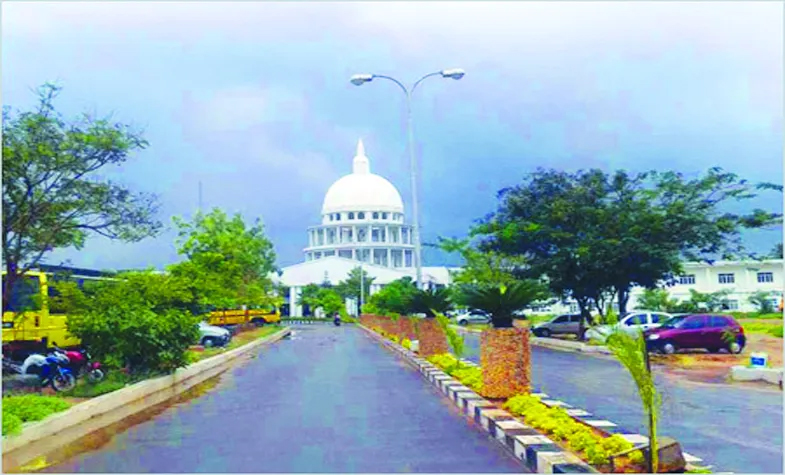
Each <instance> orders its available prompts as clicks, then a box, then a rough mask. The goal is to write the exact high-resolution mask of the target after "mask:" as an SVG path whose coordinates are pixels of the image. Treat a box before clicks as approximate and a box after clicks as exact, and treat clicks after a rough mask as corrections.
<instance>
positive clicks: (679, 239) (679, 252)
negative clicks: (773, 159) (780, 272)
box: [472, 168, 781, 313]
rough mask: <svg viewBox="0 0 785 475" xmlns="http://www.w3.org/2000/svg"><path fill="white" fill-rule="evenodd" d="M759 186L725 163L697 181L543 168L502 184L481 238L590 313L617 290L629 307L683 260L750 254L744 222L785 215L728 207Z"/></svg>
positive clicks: (763, 222)
mask: <svg viewBox="0 0 785 475" xmlns="http://www.w3.org/2000/svg"><path fill="white" fill-rule="evenodd" d="M753 191H754V187H753V186H752V185H751V184H749V183H747V182H746V181H745V180H742V179H739V177H737V176H736V175H734V174H732V173H727V172H724V171H723V170H722V169H720V168H712V169H710V170H709V171H708V173H706V174H705V175H704V176H702V177H699V178H696V179H692V180H685V178H684V177H683V176H682V175H681V174H679V173H676V172H664V173H660V172H656V171H651V172H646V173H638V174H630V173H628V172H626V171H622V170H620V171H616V172H613V173H610V174H606V173H605V172H603V171H601V170H598V169H593V170H580V171H577V172H574V173H570V172H566V171H558V170H544V169H539V170H537V171H536V172H534V173H531V174H530V175H528V176H527V177H526V178H525V180H524V182H523V183H522V184H520V185H519V186H516V187H512V188H506V189H504V190H502V191H501V192H500V193H499V196H500V201H501V203H500V205H499V207H498V209H497V210H496V212H494V213H492V214H490V215H489V216H488V217H487V218H486V219H485V220H484V222H482V223H481V224H480V225H478V226H476V227H475V228H474V229H473V230H472V235H473V236H482V240H481V243H480V246H479V248H480V250H482V251H489V252H497V253H500V254H502V255H506V256H511V257H527V258H529V259H531V260H530V262H529V263H528V266H527V268H526V269H523V270H519V271H518V274H523V275H526V276H529V277H532V278H537V279H538V278H540V277H541V276H547V277H548V283H549V286H550V288H551V290H552V291H553V292H554V293H555V294H556V295H558V296H560V297H572V298H574V299H575V300H576V301H577V302H578V304H579V305H580V307H581V309H582V313H583V312H585V310H586V309H587V308H588V304H589V302H591V301H596V300H598V299H599V298H600V296H602V295H603V294H605V293H607V292H614V293H616V295H617V296H618V303H619V309H620V311H621V312H625V311H626V310H627V309H626V305H627V301H628V299H629V292H630V290H631V289H632V287H633V286H635V285H640V286H642V287H646V288H652V287H655V286H656V285H657V284H658V282H660V281H663V280H666V281H667V280H669V279H671V278H672V276H673V275H678V274H679V273H680V272H681V270H682V269H681V262H682V259H683V257H687V258H688V259H690V260H698V259H699V258H701V257H704V258H713V257H714V256H716V255H720V256H721V257H722V258H729V257H732V256H733V255H743V254H745V252H746V251H745V250H744V249H743V247H742V246H741V243H740V233H741V231H742V230H743V229H745V228H759V227H765V226H770V225H773V224H777V223H778V222H781V215H780V214H776V213H768V212H765V211H762V210H754V211H753V212H751V213H750V214H748V215H744V216H741V215H735V214H732V213H728V212H726V211H725V208H726V206H727V204H729V203H733V202H737V201H742V200H746V199H749V198H752V197H754V196H756V195H755V193H754V192H753ZM519 276H520V275H519Z"/></svg>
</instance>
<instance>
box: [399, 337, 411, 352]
mask: <svg viewBox="0 0 785 475" xmlns="http://www.w3.org/2000/svg"><path fill="white" fill-rule="evenodd" d="M401 346H402V347H404V348H406V349H407V350H411V349H412V341H411V340H410V339H408V338H404V339H403V341H402V342H401Z"/></svg>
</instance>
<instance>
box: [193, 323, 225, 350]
mask: <svg viewBox="0 0 785 475" xmlns="http://www.w3.org/2000/svg"><path fill="white" fill-rule="evenodd" d="M231 339H232V334H231V332H229V330H227V329H225V328H221V327H216V326H214V325H210V324H208V323H207V322H199V344H200V345H202V346H204V347H207V348H210V347H213V346H224V345H226V344H227V343H229V341H230V340H231Z"/></svg>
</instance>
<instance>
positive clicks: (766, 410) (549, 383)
mask: <svg viewBox="0 0 785 475" xmlns="http://www.w3.org/2000/svg"><path fill="white" fill-rule="evenodd" d="M466 351H467V359H469V360H471V361H474V362H479V361H478V359H479V335H478V334H467V335H466ZM655 378H656V381H657V387H658V389H659V390H660V392H661V394H662V396H663V406H662V408H661V413H660V420H659V423H658V427H659V434H660V435H661V436H662V435H664V436H669V437H673V438H674V439H676V440H678V441H679V442H680V443H681V444H682V446H683V448H684V450H685V451H686V452H689V453H690V454H692V455H695V456H697V457H700V458H702V459H704V464H708V465H712V466H713V468H714V470H715V471H730V472H736V473H783V471H782V470H783V447H782V425H783V424H782V422H783V414H782V410H783V397H782V392H780V391H779V390H778V389H777V390H767V389H755V388H740V387H737V386H732V385H727V384H701V383H692V382H687V381H682V380H676V379H674V378H670V377H667V376H666V375H665V374H663V373H658V372H655ZM532 380H533V385H534V387H535V389H538V390H540V391H542V392H545V393H546V394H548V395H549V396H553V397H555V398H557V399H560V400H562V401H564V402H566V403H568V404H571V405H573V406H576V407H579V408H581V409H585V410H587V411H589V412H591V413H592V414H594V415H596V416H599V418H603V419H608V420H610V421H612V422H614V423H616V424H618V425H619V426H621V427H623V428H625V429H628V430H630V431H637V432H638V433H641V434H646V428H645V418H644V414H643V410H642V409H641V404H640V399H639V397H638V394H637V391H636V389H635V384H634V383H633V381H632V378H631V377H630V376H629V373H627V371H626V370H625V369H624V368H623V367H622V366H621V365H620V364H619V363H618V362H616V361H615V360H613V359H611V358H610V357H605V358H601V357H597V356H590V355H586V354H581V353H571V352H565V351H558V350H551V349H548V348H542V347H535V346H533V347H532Z"/></svg>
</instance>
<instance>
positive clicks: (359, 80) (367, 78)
mask: <svg viewBox="0 0 785 475" xmlns="http://www.w3.org/2000/svg"><path fill="white" fill-rule="evenodd" d="M372 80H373V74H355V75H354V76H352V78H351V79H350V81H351V82H352V84H354V85H355V86H361V85H363V84H365V83H366V82H371V81H372Z"/></svg>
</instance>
